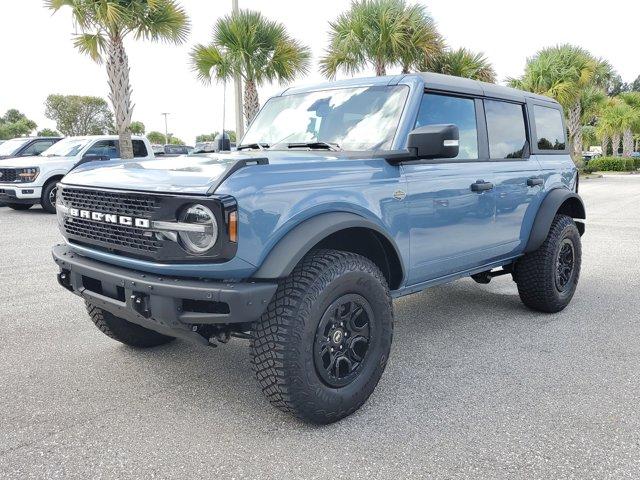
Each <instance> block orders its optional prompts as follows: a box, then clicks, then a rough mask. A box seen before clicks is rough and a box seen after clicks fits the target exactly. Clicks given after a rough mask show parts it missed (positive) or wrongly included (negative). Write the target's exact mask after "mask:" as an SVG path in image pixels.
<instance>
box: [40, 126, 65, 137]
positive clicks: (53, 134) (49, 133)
mask: <svg viewBox="0 0 640 480" xmlns="http://www.w3.org/2000/svg"><path fill="white" fill-rule="evenodd" d="M38 136H39V137H60V136H61V135H60V133H59V132H56V131H55V130H51V129H50V128H43V129H42V130H38Z"/></svg>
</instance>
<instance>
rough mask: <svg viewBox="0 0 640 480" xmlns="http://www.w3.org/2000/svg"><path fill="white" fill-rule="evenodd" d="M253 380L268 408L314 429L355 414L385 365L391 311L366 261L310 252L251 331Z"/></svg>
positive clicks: (381, 278)
mask: <svg viewBox="0 0 640 480" xmlns="http://www.w3.org/2000/svg"><path fill="white" fill-rule="evenodd" d="M252 336H253V339H252V341H251V353H252V356H253V366H254V370H255V374H256V377H257V379H258V382H259V383H260V386H261V387H262V391H263V393H264V394H265V396H266V397H267V398H268V399H269V401H270V402H271V404H272V405H274V406H275V407H277V408H279V409H280V410H282V411H284V412H289V413H292V414H294V415H296V416H298V417H299V418H301V419H303V420H306V421H309V422H313V423H319V424H327V423H331V422H335V421H337V420H339V419H341V418H343V417H346V416H347V415H350V414H351V413H353V412H354V411H355V410H357V409H358V408H359V407H360V406H361V405H362V404H363V403H364V402H365V401H366V400H367V398H369V396H370V395H371V393H372V392H373V390H374V388H375V387H376V385H377V384H378V381H379V380H380V377H381V376H382V373H383V371H384V369H385V366H386V363H387V360H388V358H389V351H390V348H391V340H392V336H393V307H392V303H391V296H390V294H389V288H388V287H387V283H386V280H385V278H384V276H383V275H382V273H381V272H380V270H379V269H378V267H377V266H376V265H375V264H374V263H373V262H371V261H370V260H369V259H367V258H365V257H362V256H360V255H356V254H354V253H347V252H341V251H337V250H318V251H314V252H311V253H309V254H308V255H307V256H306V257H305V258H304V259H303V260H302V261H301V262H300V263H299V264H298V266H296V268H295V269H294V271H293V272H292V273H291V275H290V276H289V277H288V278H286V279H285V280H283V281H282V282H281V283H280V285H279V286H278V290H277V291H276V294H275V296H274V298H273V299H272V301H271V304H270V305H269V307H268V308H267V311H266V312H265V313H264V314H263V316H262V317H261V318H260V319H259V320H258V321H257V322H254V324H253V326H252Z"/></svg>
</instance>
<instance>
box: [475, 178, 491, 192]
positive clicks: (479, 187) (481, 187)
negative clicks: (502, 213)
mask: <svg viewBox="0 0 640 480" xmlns="http://www.w3.org/2000/svg"><path fill="white" fill-rule="evenodd" d="M487 190H493V183H491V182H485V181H484V180H478V181H477V182H476V183H472V184H471V191H472V192H486V191H487Z"/></svg>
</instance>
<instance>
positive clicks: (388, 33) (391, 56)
mask: <svg viewBox="0 0 640 480" xmlns="http://www.w3.org/2000/svg"><path fill="white" fill-rule="evenodd" d="M330 25H331V31H330V42H329V48H328V49H327V51H326V54H325V56H324V57H323V58H322V59H321V60H320V70H321V72H322V73H323V74H324V75H325V76H327V77H329V78H334V77H335V76H336V74H337V73H338V71H339V70H342V71H343V72H345V73H346V74H348V75H352V74H355V73H358V72H359V71H360V70H362V69H364V68H366V66H367V65H372V66H373V67H374V68H375V71H376V75H378V76H381V75H386V74H387V68H388V67H390V66H393V65H400V66H401V67H402V71H403V73H407V72H409V69H410V68H412V67H413V66H414V65H415V64H417V63H418V62H420V61H421V60H422V59H424V58H428V59H430V58H432V57H434V56H435V55H438V54H439V53H440V52H441V51H442V49H443V47H444V42H443V40H442V37H441V36H440V34H439V33H438V31H437V29H436V26H435V22H434V21H433V19H432V18H431V17H430V16H429V14H428V13H427V11H426V9H425V8H424V6H422V5H419V4H416V5H407V3H406V2H405V0H359V1H354V2H353V3H352V4H351V9H350V10H349V11H347V12H345V13H343V14H341V15H340V16H338V18H337V19H336V20H335V21H333V22H331V23H330Z"/></svg>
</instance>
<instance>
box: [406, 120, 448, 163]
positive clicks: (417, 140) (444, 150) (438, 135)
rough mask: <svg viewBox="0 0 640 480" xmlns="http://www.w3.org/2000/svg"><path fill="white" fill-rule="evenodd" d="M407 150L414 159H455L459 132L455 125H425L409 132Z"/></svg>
mask: <svg viewBox="0 0 640 480" xmlns="http://www.w3.org/2000/svg"><path fill="white" fill-rule="evenodd" d="M407 148H408V149H409V151H410V152H411V153H413V154H414V155H415V156H416V159H423V158H424V159H428V158H455V157H457V156H458V152H459V151H460V132H459V130H458V127H457V126H455V125H425V126H423V127H418V128H416V129H414V130H412V131H411V132H409V137H408V139H407Z"/></svg>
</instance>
